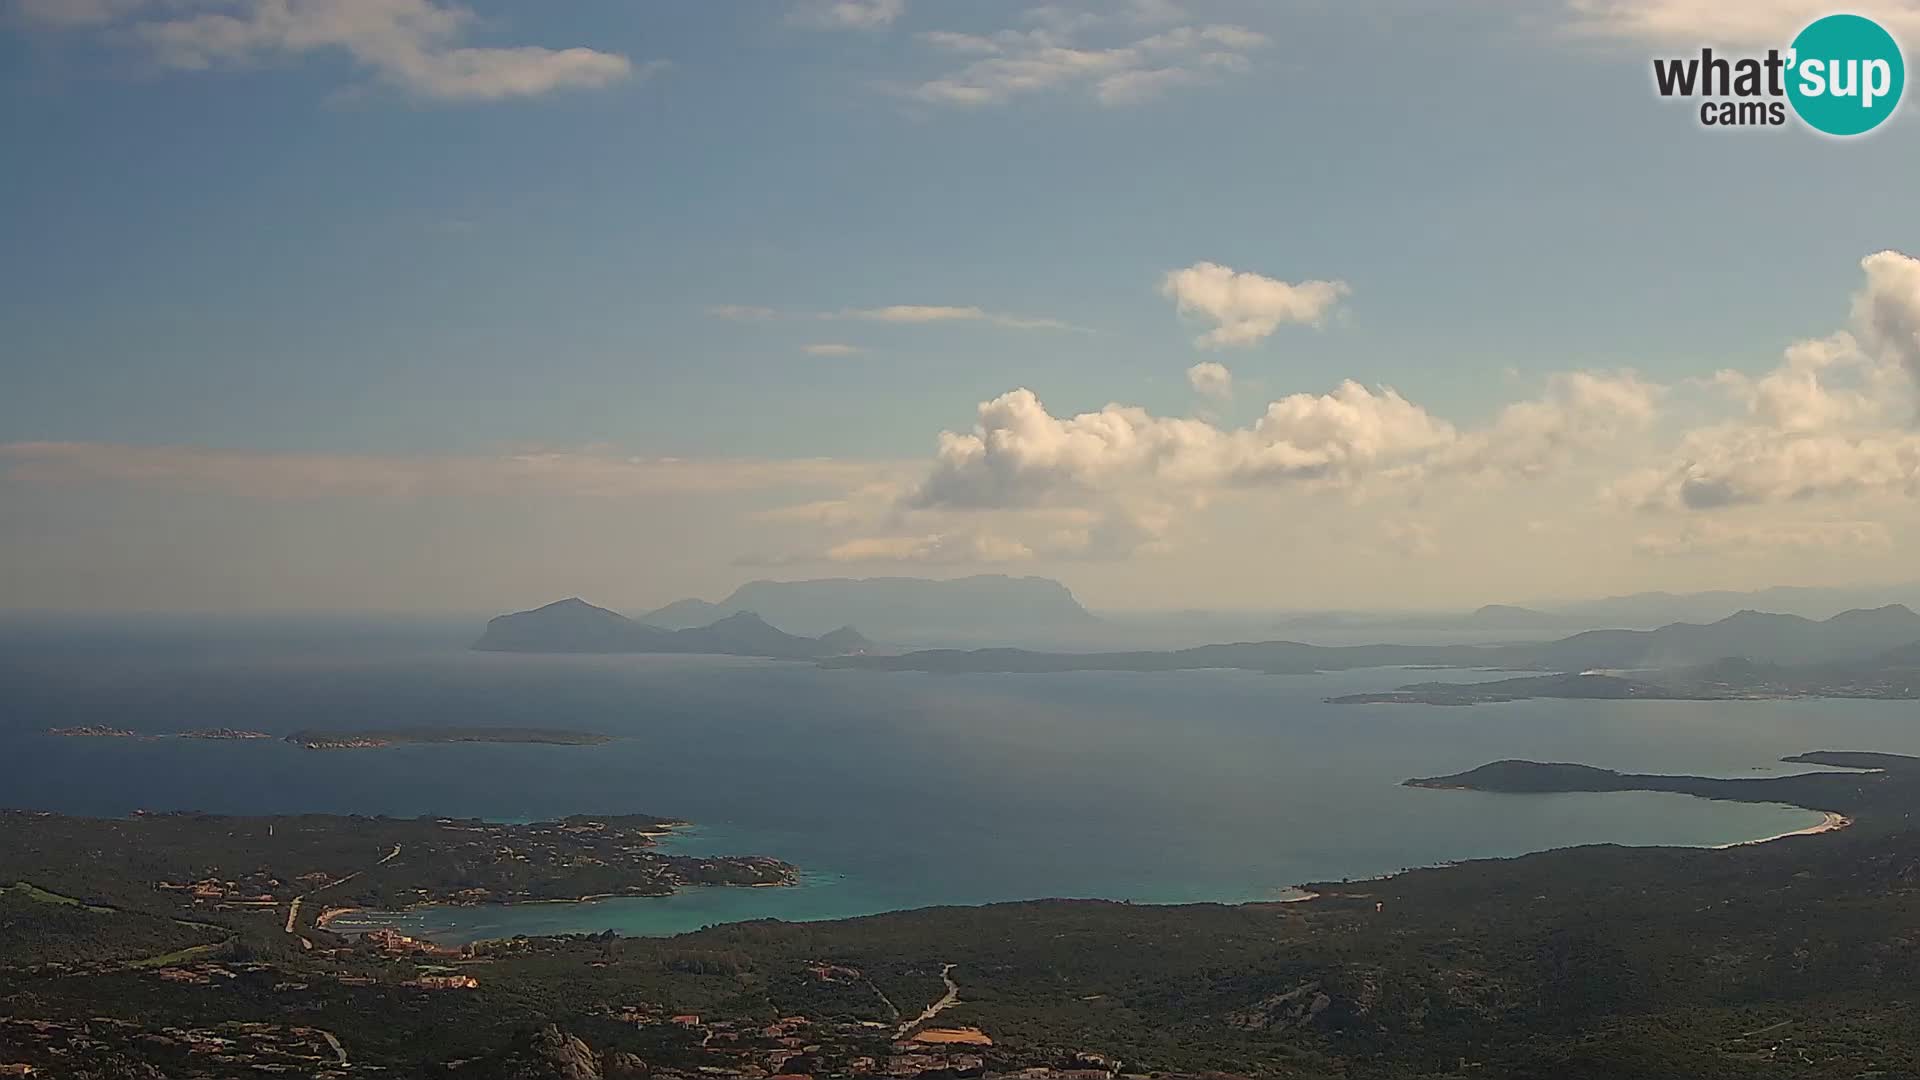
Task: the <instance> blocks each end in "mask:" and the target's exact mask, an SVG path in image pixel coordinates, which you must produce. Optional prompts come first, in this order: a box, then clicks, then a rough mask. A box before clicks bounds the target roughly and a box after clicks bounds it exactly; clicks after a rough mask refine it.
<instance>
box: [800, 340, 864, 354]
mask: <svg viewBox="0 0 1920 1080" xmlns="http://www.w3.org/2000/svg"><path fill="white" fill-rule="evenodd" d="M800 351H801V352H804V353H806V354H807V355H808V356H858V355H860V354H861V353H863V352H866V351H867V350H865V349H863V348H861V347H860V346H858V345H845V344H841V343H840V342H821V343H819V344H816V345H802V346H800Z"/></svg>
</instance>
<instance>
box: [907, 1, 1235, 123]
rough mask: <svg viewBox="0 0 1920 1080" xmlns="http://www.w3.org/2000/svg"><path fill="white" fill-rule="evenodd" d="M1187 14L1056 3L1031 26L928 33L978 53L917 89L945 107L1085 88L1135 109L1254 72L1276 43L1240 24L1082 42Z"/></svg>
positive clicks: (943, 46)
mask: <svg viewBox="0 0 1920 1080" xmlns="http://www.w3.org/2000/svg"><path fill="white" fill-rule="evenodd" d="M1184 14H1185V13H1184V12H1183V11H1181V10H1180V9H1179V8H1178V7H1177V6H1175V5H1172V4H1164V3H1136V4H1134V5H1132V6H1131V7H1130V8H1127V9H1124V10H1122V11H1120V12H1117V13H1116V12H1115V11H1113V10H1112V9H1104V10H1086V9H1080V8H1067V7H1061V6H1058V5H1049V6H1046V7H1042V8H1037V9H1034V10H1033V11H1031V12H1029V13H1028V21H1029V22H1031V23H1035V24H1037V25H1036V27H1035V28H1034V29H1030V30H1012V29H1009V30H1001V31H998V32H996V33H992V34H966V33H955V32H953V31H944V30H936V31H929V32H927V33H923V34H921V35H920V40H921V41H922V42H924V43H925V44H927V45H930V46H933V47H934V48H936V49H939V50H941V51H944V52H950V53H958V54H962V55H966V56H970V57H973V58H974V59H971V60H969V61H968V62H967V63H966V64H965V65H963V66H962V67H960V68H959V69H958V70H956V71H952V72H949V73H948V74H946V75H943V76H941V77H938V78H935V79H930V80H927V81H925V82H923V83H921V84H919V85H918V86H916V87H914V88H913V90H912V94H913V96H914V97H916V98H918V99H919V100H921V101H925V102H928V103H931V104H936V105H954V106H982V105H1004V104H1006V103H1007V102H1009V101H1013V100H1014V99H1016V98H1019V97H1023V96H1029V95H1033V94H1039V93H1044V92H1050V91H1061V90H1077V91H1080V92H1082V93H1085V94H1087V95H1088V96H1090V97H1091V98H1092V99H1093V100H1094V101H1096V102H1098V103H1100V104H1102V105H1131V104H1137V103H1139V102H1144V101H1150V100H1153V99H1155V98H1158V97H1160V96H1162V95H1163V94H1164V93H1165V92H1166V91H1167V90H1169V89H1172V88H1174V87H1178V86H1187V85H1195V84H1202V83H1208V82H1213V81H1216V80H1218V79H1219V78H1220V77H1222V76H1224V75H1228V74H1234V73H1238V72H1242V71H1245V70H1246V69H1247V68H1248V67H1250V66H1251V61H1250V60H1249V54H1250V53H1252V52H1254V51H1256V50H1259V49H1263V48H1265V47H1266V46H1268V45H1269V44H1271V41H1270V40H1269V39H1268V38H1267V36H1266V35H1265V34H1261V33H1259V32H1257V31H1254V30H1249V29H1247V28H1246V27H1243V26H1231V25H1186V26H1178V27H1174V28H1172V29H1168V30H1165V31H1162V32H1160V33H1156V34H1152V35H1149V36H1146V37H1139V38H1134V39H1133V40H1126V39H1125V38H1123V39H1121V40H1120V41H1118V42H1115V43H1111V44H1104V45H1096V44H1092V43H1088V42H1086V41H1084V40H1083V39H1084V38H1085V37H1086V35H1088V34H1090V33H1101V32H1102V31H1104V30H1105V29H1106V28H1108V27H1110V26H1114V25H1125V24H1137V23H1145V22H1161V21H1166V20H1167V19H1169V18H1180V17H1184ZM1134 33H1139V31H1137V30H1136V31H1134ZM1127 36H1128V37H1132V35H1131V34H1129V35H1127Z"/></svg>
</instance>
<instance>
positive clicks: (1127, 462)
mask: <svg viewBox="0 0 1920 1080" xmlns="http://www.w3.org/2000/svg"><path fill="white" fill-rule="evenodd" d="M1455 439H1456V435H1455V433H1454V430H1453V428H1452V427H1451V425H1448V424H1447V423H1446V422H1445V421H1442V420H1438V419H1435V418H1434V417H1432V416H1429V415H1428V414H1427V412H1426V411H1425V410H1424V409H1421V408H1420V407H1419V406H1417V405H1414V404H1412V403H1411V402H1408V401H1407V400H1406V399H1404V398H1402V397H1401V396H1400V395H1399V394H1397V393H1395V392H1394V391H1392V390H1387V389H1382V390H1378V391H1375V390H1369V389H1368V388H1366V387H1364V386H1361V385H1360V384H1359V383H1355V382H1346V383H1343V384H1341V386H1340V387H1339V388H1338V389H1336V390H1335V391H1334V392H1332V393H1330V394H1323V395H1313V394H1294V395H1292V396H1290V397H1286V398H1282V399H1281V400H1279V401H1275V402H1273V403H1272V404H1270V405H1269V406H1268V407H1267V412H1266V415H1264V416H1262V417H1261V418H1260V420H1259V421H1257V422H1256V423H1255V424H1254V425H1253V426H1251V427H1248V428H1239V429H1232V430H1225V429H1221V428H1218V427H1215V426H1214V425H1212V424H1210V423H1207V422H1205V421H1202V420H1193V419H1185V418H1179V417H1159V416H1154V415H1152V414H1150V413H1148V412H1147V411H1146V410H1145V409H1141V408H1137V407H1130V406H1123V405H1109V406H1107V407H1106V408H1104V409H1102V410H1100V411H1099V412H1093V413H1083V414H1081V415H1079V416H1073V417H1055V416H1053V415H1052V414H1051V413H1049V412H1048V411H1047V409H1046V406H1044V405H1042V404H1041V402H1040V399H1039V397H1037V396H1036V395H1035V394H1034V393H1033V392H1032V391H1031V390H1026V389H1020V390H1014V391H1011V392H1009V393H1006V394H1002V395H1001V396H1000V397H997V398H995V399H993V400H992V401H988V402H983V403H982V404H981V405H980V408H979V420H978V424H977V425H976V426H975V428H974V430H973V431H972V432H970V433H964V434H963V433H956V432H951V431H949V432H944V433H942V434H941V436H940V450H939V453H938V455H937V457H936V459H935V463H934V467H933V470H932V472H931V473H930V475H929V476H928V478H927V481H926V483H925V484H924V485H922V487H921V488H920V490H919V491H918V492H917V493H916V495H915V496H914V500H915V502H916V503H917V504H918V505H921V506H954V507H999V506H1030V505H1035V504H1037V503H1040V502H1043V501H1045V500H1048V499H1051V498H1054V497H1056V496H1060V495H1071V494H1074V493H1084V492H1096V491H1103V490H1117V489H1124V488H1131V487H1136V486H1139V485H1142V484H1155V483H1158V484H1168V485H1174V486H1220V485H1230V484H1260V483H1274V482H1284V481H1306V480H1320V481H1328V482H1335V483H1351V482H1356V481H1358V480H1359V479H1361V478H1363V477H1364V476H1366V475H1370V474H1373V473H1377V472H1380V471H1385V470H1389V469H1392V468H1394V467H1395V466H1399V465H1406V464H1411V463H1414V462H1416V461H1418V460H1419V459H1421V458H1422V456H1423V455H1424V454H1426V453H1427V452H1430V451H1432V450H1434V449H1436V448H1438V447H1442V446H1446V445H1450V444H1451V443H1453V442H1454V441H1455Z"/></svg>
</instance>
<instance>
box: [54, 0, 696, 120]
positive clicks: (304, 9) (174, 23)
mask: <svg viewBox="0 0 1920 1080" xmlns="http://www.w3.org/2000/svg"><path fill="white" fill-rule="evenodd" d="M69 3H70V0H26V2H25V4H24V8H23V10H24V11H25V13H26V15H27V16H28V17H29V18H31V19H34V20H35V21H38V22H40V23H42V24H44V25H53V26H63V27H67V28H77V27H95V28H100V29H103V30H107V31H110V32H112V33H113V35H114V39H115V40H127V41H132V42H136V43H138V44H140V45H141V46H142V47H143V48H145V49H146V50H147V51H148V52H149V53H150V54H151V55H152V56H153V58H154V59H155V60H156V61H157V62H158V63H160V64H161V65H162V66H165V67H169V68H174V69H176V70H182V71H204V70H208V69H214V68H226V67H242V66H251V65H258V64H262V63H269V62H272V61H276V60H284V59H291V58H294V57H299V56H303V55H306V54H310V53H317V52H340V53H343V54H345V55H346V56H348V57H350V58H351V59H352V60H353V61H354V63H355V64H356V65H358V66H359V67H360V68H362V69H364V70H365V71H367V72H369V73H370V74H371V75H372V76H373V77H374V78H375V79H376V80H377V81H379V82H382V83H385V84H387V85H389V86H393V87H395V88H398V89H400V90H403V91H405V92H407V93H410V94H413V95H415V96H418V97H421V98H427V99H431V100H436V101H449V102H459V101H498V100H502V99H506V98H522V97H535V96H539V95H541V94H546V93H550V92H552V91H556V90H565V89H578V88H591V87H602V86H607V85H609V84H611V83H615V82H619V81H622V80H625V79H628V78H631V77H633V76H635V75H636V74H642V75H644V74H650V73H652V72H653V71H655V70H658V68H659V67H660V65H658V64H648V65H643V66H641V67H639V68H636V67H635V65H634V64H633V62H632V61H631V60H629V59H628V58H627V57H625V56H622V55H619V54H617V53H609V52H601V51H599V50H596V49H589V48H584V47H574V48H564V49H551V48H546V47H544V46H537V45H514V46H506V47H480V46H474V45H469V44H466V39H467V38H468V36H469V35H470V34H471V33H472V32H473V31H474V30H475V29H477V28H478V24H479V20H478V17H477V16H475V15H474V13H473V12H471V11H469V10H467V9H466V8H464V7H459V6H456V5H454V4H448V3H437V2H435V0H189V2H185V3H177V2H168V3H161V2H158V0H78V2H77V3H76V4H73V5H72V6H68V5H69ZM54 12H64V14H51V13H54Z"/></svg>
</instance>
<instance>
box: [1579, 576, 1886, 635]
mask: <svg viewBox="0 0 1920 1080" xmlns="http://www.w3.org/2000/svg"><path fill="white" fill-rule="evenodd" d="M1886 603H1902V604H1908V605H1920V584H1912V583H1909V584H1905V585H1874V586H1864V585H1863V586H1852V587H1824V586H1822V587H1809V586H1800V585H1776V586H1773V587H1771V588H1766V589H1754V590H1749V591H1744V592H1737V591H1729V590H1724V589H1723V590H1713V591H1708V592H1693V593H1671V592H1643V593H1632V594H1630V595H1627V596H1609V597H1605V598H1602V599H1597V600H1582V601H1579V602H1578V603H1569V604H1566V605H1564V606H1563V605H1555V606H1554V608H1553V610H1552V611H1551V612H1550V614H1555V615H1564V616H1568V617H1572V618H1577V619H1580V620H1583V621H1584V622H1585V624H1586V625H1588V626H1606V625H1613V626H1642V627H1644V626H1659V625H1661V624H1664V623H1669V622H1712V621H1713V620H1715V619H1724V618H1726V617H1727V616H1729V615H1732V614H1736V613H1738V612H1740V611H1770V612H1778V613H1781V614H1788V615H1801V616H1805V617H1807V618H1813V619H1822V618H1826V617H1828V616H1830V615H1832V614H1834V613H1836V612H1842V611H1847V610H1850V609H1855V608H1866V607H1872V606H1874V605H1877V604H1886Z"/></svg>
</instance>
